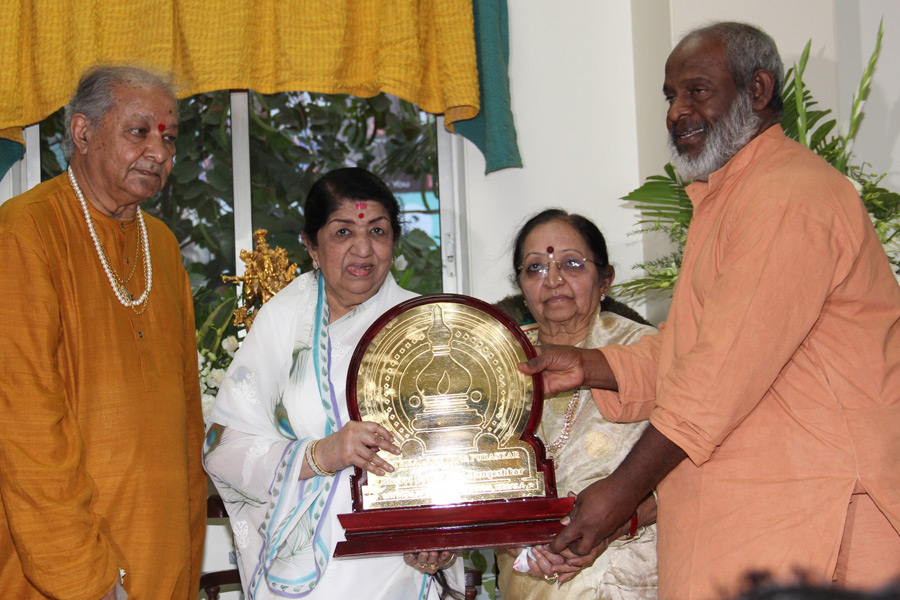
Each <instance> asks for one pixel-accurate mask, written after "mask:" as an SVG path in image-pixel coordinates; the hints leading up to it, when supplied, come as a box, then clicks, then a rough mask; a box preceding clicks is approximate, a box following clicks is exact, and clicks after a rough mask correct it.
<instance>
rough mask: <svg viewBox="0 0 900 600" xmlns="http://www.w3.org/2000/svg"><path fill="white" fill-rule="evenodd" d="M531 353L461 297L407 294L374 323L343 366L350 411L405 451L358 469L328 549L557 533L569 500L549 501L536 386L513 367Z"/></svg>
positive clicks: (427, 546) (489, 541) (506, 327)
mask: <svg viewBox="0 0 900 600" xmlns="http://www.w3.org/2000/svg"><path fill="white" fill-rule="evenodd" d="M533 356H535V352H534V348H532V346H531V344H530V343H529V342H528V340H527V338H526V337H525V336H524V334H523V333H522V332H521V330H520V329H519V328H518V327H517V326H516V325H515V323H513V322H512V321H511V320H510V319H509V318H508V317H506V316H505V315H503V314H502V313H500V312H499V311H497V310H496V309H494V308H493V307H492V306H490V305H488V304H486V303H484V302H481V301H479V300H476V299H474V298H470V297H467V296H459V295H452V294H438V295H431V296H422V297H419V298H414V299H412V300H409V301H407V302H404V303H402V304H400V305H398V306H397V307H395V308H394V309H392V310H391V311H389V312H388V313H386V314H385V315H383V316H382V317H381V318H380V319H379V320H378V321H376V323H375V324H373V325H372V327H371V328H370V329H369V330H368V331H367V332H366V334H365V335H364V336H363V338H362V340H361V341H360V344H359V346H358V347H357V349H356V352H355V354H354V356H353V360H352V362H351V365H350V372H349V375H348V381H347V401H348V403H349V410H350V415H351V418H353V419H357V420H364V421H374V422H376V423H379V424H381V425H383V426H384V427H385V428H386V429H387V430H388V431H390V432H391V434H392V435H393V436H394V441H395V442H396V443H397V445H398V446H400V449H401V455H400V456H394V455H390V454H385V455H384V457H385V459H386V460H387V461H388V462H390V463H391V464H392V465H393V466H394V468H395V470H394V472H392V473H387V474H386V475H383V476H376V475H373V474H371V473H366V472H363V471H361V470H359V469H357V470H356V474H355V475H354V476H353V480H352V493H353V513H350V514H345V515H340V516H339V518H340V520H341V524H342V525H343V526H344V528H345V533H346V537H347V540H346V541H344V542H340V543H339V544H338V546H337V548H336V550H335V556H356V555H363V554H386V553H396V552H413V551H420V550H438V549H464V548H477V547H491V546H501V545H526V544H535V543H545V542H547V541H549V539H551V538H552V536H553V535H554V534H555V533H556V532H557V531H558V530H559V529H560V526H559V524H558V520H559V519H560V518H561V517H563V516H565V515H566V514H567V513H568V512H569V510H570V508H571V506H572V499H570V498H564V499H560V498H557V497H556V489H555V480H554V475H553V465H552V462H551V461H549V460H547V459H546V458H545V454H544V447H543V445H542V444H541V442H540V440H538V439H537V438H536V437H535V436H534V434H533V432H534V430H535V428H536V427H537V425H538V423H539V421H540V413H541V402H542V393H541V382H540V379H539V377H532V376H527V375H523V374H522V373H521V372H519V370H518V368H517V364H518V363H520V362H522V361H525V360H528V359H529V358H532V357H533Z"/></svg>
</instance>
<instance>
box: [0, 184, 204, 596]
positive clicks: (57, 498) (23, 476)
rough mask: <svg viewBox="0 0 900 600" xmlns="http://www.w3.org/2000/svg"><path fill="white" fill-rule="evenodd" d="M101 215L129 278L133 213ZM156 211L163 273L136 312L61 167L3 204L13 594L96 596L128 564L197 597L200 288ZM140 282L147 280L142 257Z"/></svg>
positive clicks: (3, 361) (153, 245) (4, 575)
mask: <svg viewBox="0 0 900 600" xmlns="http://www.w3.org/2000/svg"><path fill="white" fill-rule="evenodd" d="M91 215H92V218H93V220H94V226H95V228H96V230H97V234H98V236H99V238H100V240H101V242H102V243H103V246H104V248H105V249H106V252H107V255H108V256H109V261H110V263H111V264H112V266H113V267H114V268H115V269H116V271H117V272H118V273H119V274H120V275H122V276H126V275H127V274H128V273H129V272H130V271H131V266H132V265H133V264H134V262H133V261H134V258H135V256H136V254H135V248H136V246H135V244H136V243H137V238H138V233H137V223H136V222H132V223H124V224H123V223H120V222H119V221H117V220H115V219H112V218H110V217H106V216H104V215H102V214H100V213H99V212H97V211H96V210H94V209H93V208H91ZM145 221H146V225H147V231H148V235H149V243H150V255H151V257H152V270H153V287H152V290H151V292H150V301H149V305H148V307H147V309H146V311H145V312H144V313H143V314H140V315H137V314H135V313H134V312H133V311H132V310H131V309H129V308H126V307H124V306H122V305H121V304H119V302H118V300H117V299H116V298H115V296H114V294H113V291H112V289H111V288H110V284H109V282H108V281H107V279H106V275H105V274H104V272H103V269H102V266H101V264H100V261H99V259H98V257H97V254H96V251H95V249H94V246H93V243H92V241H91V238H90V235H89V233H88V229H87V225H86V223H85V220H84V216H83V214H82V213H81V208H80V206H79V204H78V201H77V200H76V198H75V194H74V192H73V190H72V188H71V187H70V185H69V182H68V180H67V179H66V177H65V175H62V176H60V177H57V178H55V179H53V180H51V181H48V182H46V183H43V184H41V185H39V186H37V187H36V188H34V189H33V190H31V191H29V192H27V193H25V194H23V195H21V196H19V197H17V198H13V199H12V200H9V201H8V202H6V203H5V204H4V205H2V206H0V289H2V290H3V292H2V293H3V297H2V300H0V381H2V384H0V414H2V418H0V496H2V500H3V505H2V509H0V590H3V592H2V593H3V596H4V597H5V598H16V599H17V600H24V599H28V598H43V597H44V596H43V595H42V594H44V595H46V596H49V597H51V598H66V599H67V600H82V599H83V600H97V598H100V597H101V596H103V594H105V593H106V592H108V591H109V590H110V589H111V588H112V587H113V586H114V584H115V583H116V581H117V580H118V577H119V569H123V570H124V571H125V573H126V575H125V579H124V582H125V584H124V587H125V590H126V591H127V592H128V594H129V598H130V599H132V600H145V599H146V600H150V599H163V598H166V599H168V598H178V599H186V598H193V597H196V594H197V589H198V580H199V576H200V574H199V569H200V562H201V558H202V551H203V535H204V531H205V495H206V480H205V477H204V475H203V472H202V470H201V463H200V450H201V447H202V438H203V424H202V416H201V412H200V393H199V383H198V379H197V350H196V345H195V329H194V328H195V326H194V315H193V306H192V300H191V291H190V285H189V283H188V279H187V275H186V273H185V271H184V268H183V267H182V264H181V253H180V251H179V247H178V243H177V242H176V240H175V238H174V237H173V236H172V234H171V232H170V231H169V230H168V229H167V227H166V226H165V225H164V224H163V223H162V222H161V221H158V220H157V219H154V218H152V217H149V216H146V215H145ZM126 258H127V259H128V263H126V262H125V259H126ZM134 281H135V282H137V283H136V285H135V284H130V285H132V287H133V288H134V290H135V291H137V292H138V293H140V292H141V291H143V289H144V282H145V274H144V273H143V270H142V266H141V264H138V265H137V270H136V273H135V275H134ZM136 295H137V294H136Z"/></svg>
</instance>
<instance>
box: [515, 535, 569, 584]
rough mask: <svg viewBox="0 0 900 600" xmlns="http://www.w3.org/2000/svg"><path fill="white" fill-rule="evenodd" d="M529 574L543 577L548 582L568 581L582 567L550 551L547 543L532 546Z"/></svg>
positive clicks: (529, 558) (529, 556)
mask: <svg viewBox="0 0 900 600" xmlns="http://www.w3.org/2000/svg"><path fill="white" fill-rule="evenodd" d="M528 569H529V570H528V574H529V575H531V576H532V577H541V578H543V580H544V581H546V582H548V583H556V582H557V581H561V582H562V581H568V580H569V579H571V578H572V577H574V576H575V575H576V574H577V573H578V571H580V570H581V567H576V566H574V565H570V564H567V563H566V559H565V557H563V556H561V555H559V554H556V553H554V552H550V550H549V548H548V547H547V545H546V544H544V545H541V546H532V547H531V551H530V552H529V554H528Z"/></svg>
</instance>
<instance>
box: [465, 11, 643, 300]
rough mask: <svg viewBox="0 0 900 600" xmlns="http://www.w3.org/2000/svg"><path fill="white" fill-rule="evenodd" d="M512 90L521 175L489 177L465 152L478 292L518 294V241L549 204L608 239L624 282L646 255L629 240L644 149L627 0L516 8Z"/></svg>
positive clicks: (491, 296)
mask: <svg viewBox="0 0 900 600" xmlns="http://www.w3.org/2000/svg"><path fill="white" fill-rule="evenodd" d="M509 24H510V84H511V93H512V104H513V112H514V115H515V120H516V128H517V130H518V134H519V146H520V150H521V153H522V159H523V162H524V165H525V166H524V168H523V169H507V170H503V171H498V172H495V173H492V174H490V175H487V176H485V175H484V160H483V158H482V156H481V155H480V153H479V152H478V151H477V150H475V149H474V147H473V146H470V145H468V143H467V146H466V150H467V151H466V153H465V154H466V163H465V164H466V185H467V189H466V199H467V203H468V217H469V218H468V226H469V255H468V258H469V262H470V269H471V273H472V286H471V288H470V289H471V290H472V295H474V296H476V297H479V298H482V299H484V300H488V301H496V300H499V299H501V298H502V297H503V296H505V295H507V294H508V293H511V292H512V290H513V288H512V285H511V284H510V283H509V275H510V273H511V271H512V267H511V264H510V261H511V258H510V257H511V253H510V246H511V244H512V237H513V235H514V234H515V232H516V230H517V229H518V226H519V225H521V223H522V222H523V220H524V219H525V217H527V216H528V215H531V214H533V213H535V212H537V211H539V210H541V209H543V208H546V207H549V206H560V207H562V208H565V209H568V210H575V211H580V212H584V213H585V214H586V215H587V216H589V217H591V218H592V219H594V220H595V221H596V222H597V224H598V225H599V226H600V227H601V229H602V230H603V232H604V234H606V237H607V240H608V243H609V246H610V255H611V257H612V258H613V262H614V264H615V266H616V268H617V270H618V272H619V275H620V277H622V276H629V275H630V273H629V271H630V266H631V265H632V264H633V263H636V262H638V261H639V260H640V259H641V257H642V255H643V250H642V246H641V241H640V239H639V238H636V237H631V238H626V235H625V234H626V233H627V232H628V231H629V230H630V229H631V223H632V222H633V219H632V217H633V211H630V210H628V209H626V208H624V207H623V206H622V203H621V202H620V201H619V200H618V198H619V197H621V196H622V195H623V194H625V193H627V192H628V191H630V190H631V189H632V188H633V187H635V183H636V182H637V181H638V180H639V177H638V165H637V162H638V148H637V133H636V115H635V82H634V72H633V69H632V67H631V65H632V37H631V29H632V27H631V5H630V4H629V3H628V2H623V1H615V2H606V1H604V2H596V1H594V0H586V1H564V2H535V1H529V0H521V1H515V0H514V1H513V2H510V3H509Z"/></svg>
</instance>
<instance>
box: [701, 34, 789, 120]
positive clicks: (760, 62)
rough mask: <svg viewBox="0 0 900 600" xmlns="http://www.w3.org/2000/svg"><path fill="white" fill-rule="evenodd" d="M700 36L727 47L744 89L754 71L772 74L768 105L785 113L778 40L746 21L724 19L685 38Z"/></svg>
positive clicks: (735, 75) (731, 66)
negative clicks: (771, 88) (770, 99)
mask: <svg viewBox="0 0 900 600" xmlns="http://www.w3.org/2000/svg"><path fill="white" fill-rule="evenodd" d="M689 37H700V38H703V39H712V40H716V41H718V42H719V43H721V44H722V45H723V46H724V47H725V53H726V55H727V57H728V70H729V72H730V73H731V76H732V78H733V79H734V84H735V85H736V86H737V88H738V89H739V90H741V91H747V90H748V89H749V86H750V80H751V78H752V77H753V73H755V72H756V71H758V70H760V69H762V70H764V71H768V72H769V73H771V74H772V77H773V78H774V79H775V89H774V90H773V91H772V101H771V102H769V106H771V107H772V110H773V111H774V113H775V117H776V118H777V119H779V120H780V119H781V116H782V114H783V113H784V101H783V99H782V97H781V95H782V92H783V89H784V63H783V62H782V61H781V55H780V54H778V47H777V46H776V45H775V40H773V39H772V38H771V36H769V34H767V33H766V32H765V31H763V30H762V29H759V28H758V27H754V26H753V25H748V24H746V23H735V22H732V21H723V22H721V23H713V24H712V25H706V26H704V27H699V28H697V29H694V30H693V31H691V32H690V33H688V34H687V35H686V36H684V39H687V38H689Z"/></svg>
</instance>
